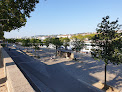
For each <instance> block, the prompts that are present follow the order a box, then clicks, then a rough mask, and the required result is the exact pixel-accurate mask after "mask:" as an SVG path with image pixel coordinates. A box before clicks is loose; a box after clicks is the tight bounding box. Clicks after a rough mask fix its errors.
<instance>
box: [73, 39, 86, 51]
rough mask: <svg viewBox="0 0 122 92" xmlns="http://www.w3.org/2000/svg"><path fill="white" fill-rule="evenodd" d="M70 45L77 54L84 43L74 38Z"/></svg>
mask: <svg viewBox="0 0 122 92" xmlns="http://www.w3.org/2000/svg"><path fill="white" fill-rule="evenodd" d="M72 45H73V46H74V49H75V51H76V52H78V51H80V50H81V49H82V48H83V47H84V41H83V40H79V39H77V38H74V39H73V42H72Z"/></svg>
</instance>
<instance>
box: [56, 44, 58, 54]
mask: <svg viewBox="0 0 122 92" xmlns="http://www.w3.org/2000/svg"><path fill="white" fill-rule="evenodd" d="M57 48H58V47H57V46H56V56H57Z"/></svg>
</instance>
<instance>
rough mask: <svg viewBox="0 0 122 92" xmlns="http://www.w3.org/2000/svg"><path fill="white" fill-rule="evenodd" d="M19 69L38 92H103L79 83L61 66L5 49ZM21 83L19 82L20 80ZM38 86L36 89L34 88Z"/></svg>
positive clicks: (14, 50) (13, 49)
mask: <svg viewBox="0 0 122 92" xmlns="http://www.w3.org/2000/svg"><path fill="white" fill-rule="evenodd" d="M5 50H6V51H7V52H8V54H9V55H10V56H11V57H12V59H13V60H14V61H15V63H16V64H17V65H18V66H19V68H20V69H21V70H22V71H23V72H24V74H26V77H27V78H29V82H30V84H31V85H32V86H33V88H36V87H37V89H35V90H36V91H39V90H40V91H41V92H101V91H100V90H98V89H97V88H95V87H92V86H90V85H88V84H86V83H84V82H81V81H78V80H77V79H75V78H74V77H72V76H71V75H70V74H69V73H68V72H66V71H65V70H64V69H63V68H62V67H61V66H60V64H54V65H46V64H44V63H42V62H39V61H36V60H34V59H33V58H32V57H29V56H27V55H26V54H25V53H22V52H21V51H19V50H17V49H15V48H11V50H10V51H9V49H8V48H5ZM18 81H19V80H18ZM34 86H36V87H34Z"/></svg>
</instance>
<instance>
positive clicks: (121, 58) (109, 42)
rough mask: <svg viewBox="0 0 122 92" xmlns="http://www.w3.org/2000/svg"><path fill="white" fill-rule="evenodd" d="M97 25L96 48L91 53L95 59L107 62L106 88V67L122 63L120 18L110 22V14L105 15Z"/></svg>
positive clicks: (94, 40)
mask: <svg viewBox="0 0 122 92" xmlns="http://www.w3.org/2000/svg"><path fill="white" fill-rule="evenodd" d="M97 27H98V28H97V29H96V31H97V34H96V35H95V36H94V38H93V45H94V47H95V48H94V49H92V53H91V54H92V57H93V58H94V59H97V60H101V59H102V60H103V61H104V63H105V83H104V88H105V89H106V67H107V65H108V63H109V62H111V63H113V64H120V63H122V47H121V46H122V38H121V37H122V34H121V33H117V32H118V30H119V29H120V27H121V25H119V24H118V19H117V20H116V21H112V22H110V21H109V16H106V17H103V19H102V22H101V23H99V24H98V25H97ZM119 41H121V42H119ZM120 44H121V46H120Z"/></svg>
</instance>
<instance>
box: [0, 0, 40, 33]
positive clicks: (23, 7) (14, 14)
mask: <svg viewBox="0 0 122 92" xmlns="http://www.w3.org/2000/svg"><path fill="white" fill-rule="evenodd" d="M38 2H39V0H1V2H0V19H9V22H6V21H0V23H1V24H2V25H4V27H3V31H11V30H15V29H18V28H21V27H22V26H24V25H25V24H26V22H27V18H29V17H30V13H31V12H32V11H34V8H35V5H36V4H37V3H38Z"/></svg>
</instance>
